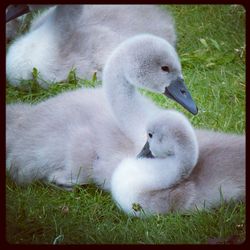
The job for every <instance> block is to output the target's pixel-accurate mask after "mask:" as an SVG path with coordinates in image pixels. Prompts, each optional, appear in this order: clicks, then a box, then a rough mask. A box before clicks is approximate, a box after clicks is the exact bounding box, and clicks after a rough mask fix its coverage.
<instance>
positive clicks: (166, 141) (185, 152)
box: [137, 110, 198, 172]
mask: <svg viewBox="0 0 250 250" xmlns="http://www.w3.org/2000/svg"><path fill="white" fill-rule="evenodd" d="M147 134H148V138H147V142H146V144H145V146H144V147H143V149H142V151H141V152H140V154H139V155H138V156H137V157H138V158H142V157H147V158H162V159H165V158H168V157H174V158H175V159H176V160H178V162H180V163H181V165H182V166H183V168H184V169H186V170H187V172H190V171H191V170H192V168H193V167H194V166H195V164H196V163H197V160H198V143H197V138H196V135H195V132H194V129H193V128H192V125H191V124H190V122H189V121H188V119H187V118H186V117H185V116H184V115H183V114H181V113H179V112H176V111H174V110H167V111H162V112H161V113H160V114H159V115H157V116H156V117H155V118H154V119H152V121H151V122H149V124H148V126H147Z"/></svg>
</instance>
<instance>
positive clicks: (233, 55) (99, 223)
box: [6, 5, 246, 244]
mask: <svg viewBox="0 0 250 250" xmlns="http://www.w3.org/2000/svg"><path fill="white" fill-rule="evenodd" d="M161 7H162V8H163V9H169V10H170V11H171V12H172V14H173V16H174V18H175V21H176V29H177V34H178V44H177V50H178V53H179V56H180V59H181V63H182V67H183V75H184V78H185V82H186V84H187V86H188V89H189V90H190V92H191V94H192V96H193V99H194V100H195V102H196V103H197V106H198V108H199V113H198V115H196V116H192V115H191V114H189V113H188V112H187V111H185V110H184V109H183V108H182V107H181V106H180V105H178V104H176V103H174V102H173V101H171V100H169V99H166V98H164V97H163V96H159V95H156V94H152V93H148V92H145V91H143V93H145V94H146V95H148V96H149V97H150V98H152V100H153V101H155V102H156V103H157V104H159V105H160V106H162V107H166V108H174V109H177V110H179V111H181V112H184V113H185V114H186V115H187V116H188V117H189V118H190V120H191V122H192V124H193V125H194V126H195V127H197V128H198V127H199V128H207V129H212V130H216V131H224V132H229V133H238V134H242V133H245V85H246V80H245V31H246V30H245V9H244V8H243V7H242V6H239V5H168V6H164V5H162V6H161ZM27 22H28V21H27ZM26 26H27V25H26V23H25V25H24V27H25V28H26ZM33 76H34V80H33V81H27V82H24V83H23V85H22V86H21V87H20V88H14V87H12V86H11V85H9V84H8V83H7V84H6V101H7V103H12V102H19V101H22V102H28V103H36V102H39V101H41V100H45V99H47V98H49V97H50V96H53V95H56V94H58V93H61V92H63V91H67V90H69V89H75V88H79V87H82V86H86V87H89V86H91V87H94V86H96V85H99V84H101V82H99V81H96V79H95V77H94V76H93V79H92V80H91V81H86V80H84V79H80V78H78V77H77V76H76V75H75V73H74V70H72V71H71V72H69V75H68V79H67V81H66V82H61V83H56V84H54V85H52V86H50V87H49V88H48V89H42V88H41V87H39V86H38V85H37V83H36V79H37V77H39V69H38V72H37V70H36V69H35V70H34V71H33ZM6 178H7V179H6V226H7V230H6V239H7V241H8V242H9V243H12V244H85V243H88V244H89V243H120V244H121V243H122V244H187V243H189V244H199V243H224V242H226V243H239V242H242V241H244V239H245V204H244V203H234V202H230V203H228V204H226V203H222V204H221V206H219V207H217V208H215V209H212V210H210V211H195V212H194V213H192V214H179V213H170V214H166V215H157V216H152V217H150V218H147V219H139V218H131V217H128V216H126V215H125V214H124V213H123V212H121V211H120V210H119V209H118V208H117V207H116V205H115V204H114V202H113V201H112V199H111V196H110V194H109V193H106V192H104V191H102V190H100V189H98V188H97V187H95V186H94V185H87V186H86V187H76V188H75V189H74V191H72V192H67V191H64V190H60V189H58V188H55V187H53V186H49V185H44V184H42V183H34V184H32V185H29V186H27V187H19V186H17V185H16V184H15V183H13V182H12V181H11V180H10V179H9V177H8V176H7V177H6Z"/></svg>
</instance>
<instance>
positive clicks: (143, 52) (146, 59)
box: [110, 34, 198, 114]
mask: <svg viewBox="0 0 250 250" xmlns="http://www.w3.org/2000/svg"><path fill="white" fill-rule="evenodd" d="M110 60H114V61H115V64H116V67H118V65H119V67H120V69H121V71H122V73H123V75H124V77H125V80H126V81H127V82H128V83H129V84H131V85H134V86H135V87H139V88H146V89H148V90H150V91H153V92H156V93H161V94H165V95H166V96H167V97H169V98H171V99H173V100H175V101H177V102H178V103H180V104H181V105H182V106H183V107H184V108H186V109H187V110H189V111H190V112H191V113H193V114H196V113H197V112H198V110H197V107H196V105H195V103H194V101H193V100H192V97H191V95H190V93H189V92H188V90H187V88H186V86H185V83H184V80H183V76H182V72H181V64H180V61H179V58H178V55H177V53H176V51H175V49H174V47H173V46H172V45H171V44H170V43H169V42H168V41H166V40H164V39H163V38H160V37H157V36H154V35H149V34H142V35H137V36H134V37H132V38H129V39H127V40H126V41H125V42H123V43H122V44H121V45H120V46H119V47H118V48H117V49H116V50H115V51H114V52H113V55H112V56H111V57H110ZM113 70H115V69H114V68H113Z"/></svg>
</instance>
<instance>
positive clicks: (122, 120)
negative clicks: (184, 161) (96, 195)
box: [6, 35, 197, 189]
mask: <svg viewBox="0 0 250 250" xmlns="http://www.w3.org/2000/svg"><path fill="white" fill-rule="evenodd" d="M166 65H168V67H169V70H168V71H166V70H165V69H166ZM137 87H141V88H147V89H149V90H151V91H154V92H156V93H165V94H166V95H167V96H169V94H170V93H171V97H172V99H174V98H175V99H176V100H177V101H178V102H180V103H181V104H182V105H183V106H184V107H186V108H187V109H189V110H191V111H192V112H193V113H196V112H197V108H196V106H195V104H194V102H193V100H192V98H191V96H190V94H189V93H188V91H187V89H186V88H185V85H184V83H183V79H182V74H181V66H180V63H179V60H178V56H177V54H176V53H175V50H174V49H173V48H172V46H171V45H170V44H169V43H168V42H167V41H165V40H164V39H162V38H159V37H156V36H152V35H139V36H136V37H133V38H130V39H128V40H127V41H125V42H123V43H122V44H121V45H120V46H118V47H117V48H116V49H115V50H114V51H113V53H112V54H111V56H110V58H109V59H108V60H107V63H106V65H105V68H104V74H103V86H102V87H99V88H95V89H86V88H82V89H78V90H75V91H70V92H67V93H63V94H60V95H58V96H56V97H53V98H50V99H48V100H46V101H44V102H41V103H38V104H36V105H25V104H12V105H7V111H6V113H7V119H6V121H7V124H6V128H7V130H6V144H7V163H8V164H7V168H8V170H9V172H10V175H11V176H12V177H13V179H14V180H15V181H16V182H17V183H20V184H25V183H30V182H32V181H34V180H37V179H41V180H44V181H47V182H54V183H55V184H57V185H59V186H62V187H65V188H71V187H72V186H73V185H74V184H76V183H78V184H84V183H88V182H89V181H90V179H93V180H94V182H95V183H97V184H100V185H104V186H103V188H104V189H109V188H110V178H111V175H112V172H113V170H114V168H115V167H116V166H117V165H118V163H119V161H120V160H121V159H123V158H125V157H127V156H129V155H130V156H134V155H135V154H136V153H137V152H138V150H140V149H141V147H142V145H143V144H144V142H145V138H146V131H145V124H147V121H148V120H149V119H150V117H151V116H152V115H154V114H156V113H158V112H159V111H160V109H159V108H158V107H157V106H155V105H154V104H153V103H152V102H151V101H149V100H148V99H147V98H146V97H144V96H142V95H141V94H140V93H139V92H138V91H137V90H136V88H137ZM178 87H181V89H180V90H178ZM183 89H184V90H185V91H184V92H183ZM177 90H178V91H177ZM182 94H183V95H182Z"/></svg>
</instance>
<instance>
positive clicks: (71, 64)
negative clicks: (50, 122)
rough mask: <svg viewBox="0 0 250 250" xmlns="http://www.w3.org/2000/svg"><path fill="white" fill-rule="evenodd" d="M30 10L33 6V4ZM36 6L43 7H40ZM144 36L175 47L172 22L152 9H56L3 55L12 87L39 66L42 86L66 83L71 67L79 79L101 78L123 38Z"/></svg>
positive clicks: (33, 24) (37, 19)
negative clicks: (59, 82)
mask: <svg viewBox="0 0 250 250" xmlns="http://www.w3.org/2000/svg"><path fill="white" fill-rule="evenodd" d="M31 7H32V8H33V9H34V8H35V7H36V6H31ZM38 7H39V8H40V7H41V5H39V6H38ZM142 33H148V34H152V35H156V36H159V37H162V38H164V39H166V40H167V41H168V42H169V43H170V44H171V45H172V46H173V47H175V41H176V33H175V27H174V23H173V20H172V18H171V16H170V15H169V13H168V12H167V11H166V10H161V9H160V8H159V7H158V6H154V5H58V6H54V7H52V8H49V9H48V10H45V11H44V12H43V13H42V14H41V15H40V16H38V17H36V18H35V19H34V20H33V21H32V24H31V28H30V30H29V31H28V32H27V33H25V34H24V35H23V36H21V37H19V38H18V39H16V40H15V41H14V43H13V44H12V45H11V46H10V48H9V49H8V51H7V57H6V72H7V78H8V80H9V82H10V84H12V85H15V86H18V85H19V84H20V81H21V80H22V79H26V80H27V79H32V70H33V68H34V67H35V68H37V69H38V71H39V73H40V77H41V78H42V79H43V80H40V78H39V79H38V81H39V83H40V84H41V85H42V86H45V87H46V86H47V84H51V83H53V82H58V81H62V80H65V79H67V76H68V73H69V71H70V70H71V69H72V68H75V69H76V73H77V75H78V76H80V77H84V78H87V79H91V78H92V76H93V74H94V73H97V77H98V78H99V79H101V75H102V70H103V66H104V65H105V62H106V60H107V58H108V57H109V55H110V54H111V53H112V51H113V50H114V49H115V48H116V47H117V46H118V45H119V44H120V43H121V42H123V41H125V40H126V39H128V38H130V37H132V36H135V35H138V34H142Z"/></svg>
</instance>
